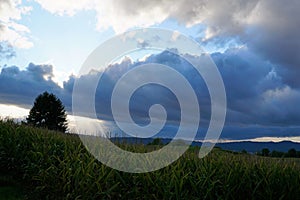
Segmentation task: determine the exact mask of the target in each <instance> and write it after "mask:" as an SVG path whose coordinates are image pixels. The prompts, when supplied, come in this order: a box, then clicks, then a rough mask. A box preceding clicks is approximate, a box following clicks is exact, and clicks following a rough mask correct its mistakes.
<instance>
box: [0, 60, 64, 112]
mask: <svg viewBox="0 0 300 200" xmlns="http://www.w3.org/2000/svg"><path fill="white" fill-rule="evenodd" d="M52 78H53V67H52V66H51V65H35V64H33V63H30V64H29V65H28V67H27V68H26V69H25V70H20V69H19V68H18V67H16V66H11V67H4V68H2V70H1V74H0V96H1V98H0V103H2V104H16V105H21V106H23V107H29V106H30V105H31V104H32V103H33V101H34V99H35V97H36V96H37V95H38V94H40V93H42V92H44V91H49V92H53V93H55V94H57V95H58V96H60V97H62V98H63V99H64V96H65V95H64V94H63V93H64V91H63V90H62V89H61V88H60V87H59V86H58V85H57V84H56V83H55V82H54V81H53V80H52ZM68 105H70V104H69V103H68Z"/></svg>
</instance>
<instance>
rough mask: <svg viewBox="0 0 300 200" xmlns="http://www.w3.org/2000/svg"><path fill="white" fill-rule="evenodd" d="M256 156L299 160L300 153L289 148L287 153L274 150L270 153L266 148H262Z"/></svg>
mask: <svg viewBox="0 0 300 200" xmlns="http://www.w3.org/2000/svg"><path fill="white" fill-rule="evenodd" d="M256 155H259V156H268V157H276V158H283V157H284V158H300V151H296V149H294V148H291V149H289V150H288V151H287V152H281V151H276V150H273V151H270V150H269V149H268V148H263V149H262V150H261V151H259V152H257V153H256Z"/></svg>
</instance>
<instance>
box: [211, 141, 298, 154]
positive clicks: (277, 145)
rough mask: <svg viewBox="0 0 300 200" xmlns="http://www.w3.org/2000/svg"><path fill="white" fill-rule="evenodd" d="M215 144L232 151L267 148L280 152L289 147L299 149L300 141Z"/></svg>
mask: <svg viewBox="0 0 300 200" xmlns="http://www.w3.org/2000/svg"><path fill="white" fill-rule="evenodd" d="M216 146H218V147H220V148H222V149H226V150H232V151H242V150H243V149H245V150H246V151H248V152H251V153H255V152H257V151H260V150H262V149H263V148H268V149H269V150H270V151H273V150H276V151H281V152H287V151H288V150H289V149H291V148H294V149H296V150H297V151H300V143H296V142H291V141H283V142H229V143H218V144H216Z"/></svg>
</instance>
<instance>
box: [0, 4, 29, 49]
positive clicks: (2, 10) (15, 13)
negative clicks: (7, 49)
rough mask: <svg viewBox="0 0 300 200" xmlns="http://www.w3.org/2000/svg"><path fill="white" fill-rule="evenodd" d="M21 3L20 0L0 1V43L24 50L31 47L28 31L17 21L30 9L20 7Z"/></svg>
mask: <svg viewBox="0 0 300 200" xmlns="http://www.w3.org/2000/svg"><path fill="white" fill-rule="evenodd" d="M21 3H22V1H21V0H2V1H0V42H8V43H9V44H10V45H12V46H13V47H17V48H25V49H26V48H30V47H32V46H33V43H32V42H31V41H30V39H29V38H28V33H30V30H29V29H28V27H26V26H24V25H22V24H19V23H18V22H17V21H18V20H20V19H21V17H22V15H26V14H28V13H29V12H30V11H31V9H32V8H31V7H28V6H22V5H21Z"/></svg>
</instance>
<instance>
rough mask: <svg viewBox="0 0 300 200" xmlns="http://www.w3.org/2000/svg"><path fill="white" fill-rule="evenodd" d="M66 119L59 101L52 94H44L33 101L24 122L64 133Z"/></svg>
mask: <svg viewBox="0 0 300 200" xmlns="http://www.w3.org/2000/svg"><path fill="white" fill-rule="evenodd" d="M66 117H67V115H66V111H65V108H64V106H63V104H62V102H61V101H60V99H58V98H57V97H56V96H55V95H54V94H52V93H50V94H49V93H48V92H44V93H43V94H40V95H39V96H38V97H37V98H36V99H35V101H34V105H33V107H32V108H31V110H30V112H29V115H28V117H27V118H26V120H27V123H28V124H30V125H33V126H36V127H44V128H48V129H50V130H56V131H61V132H66V130H67V119H66Z"/></svg>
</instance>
